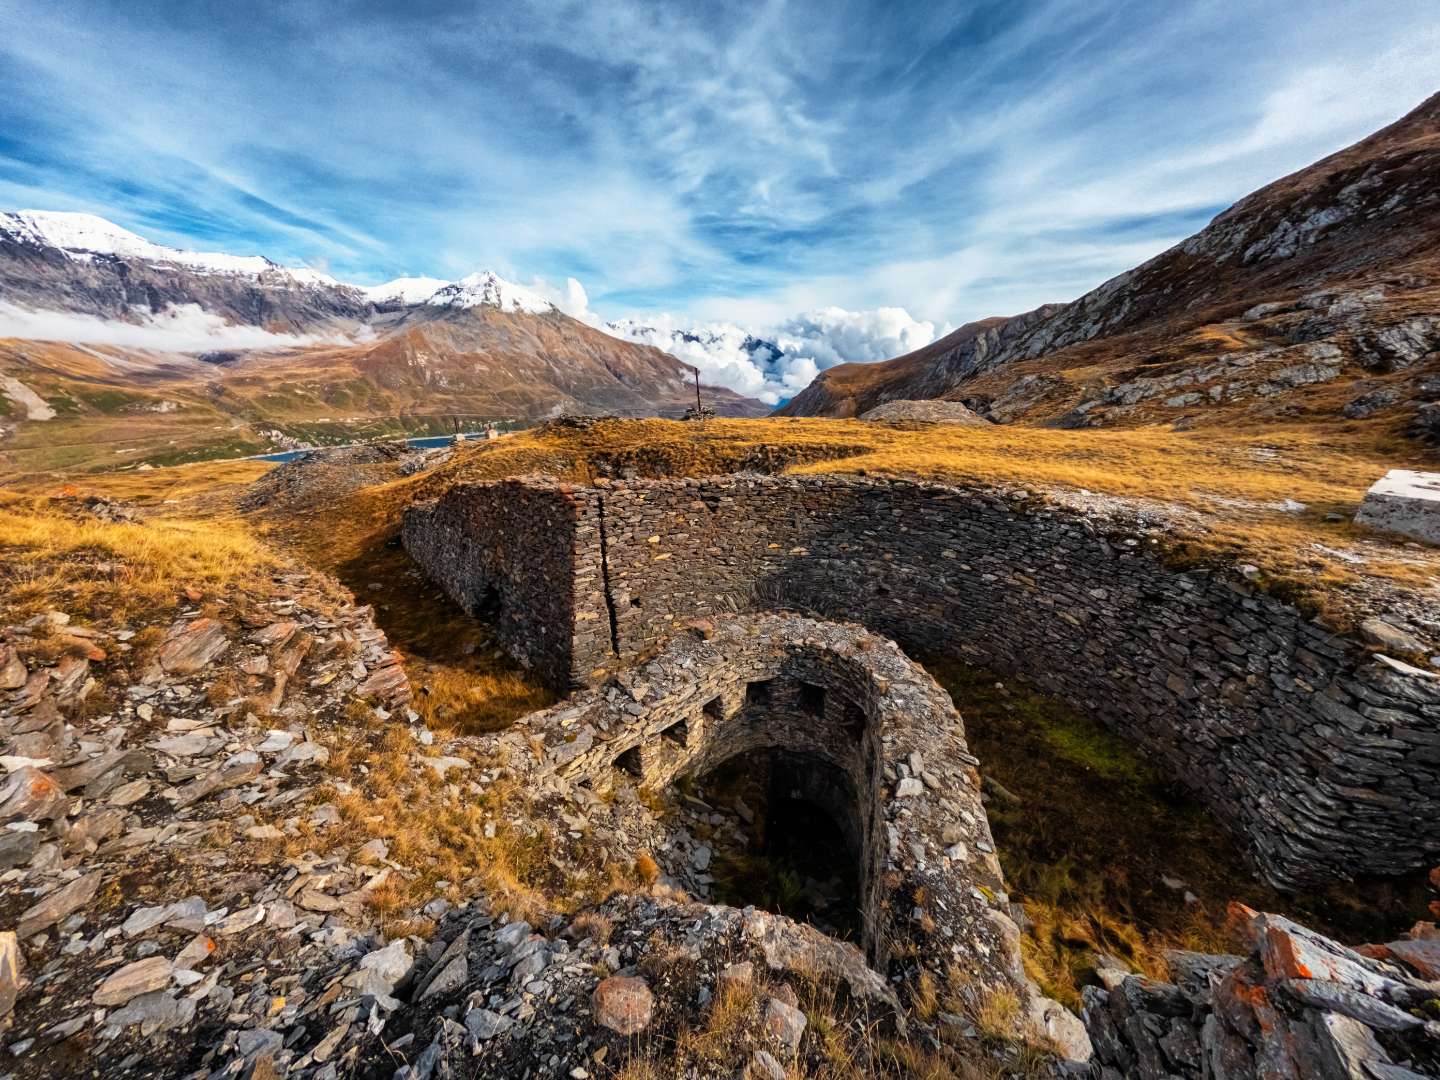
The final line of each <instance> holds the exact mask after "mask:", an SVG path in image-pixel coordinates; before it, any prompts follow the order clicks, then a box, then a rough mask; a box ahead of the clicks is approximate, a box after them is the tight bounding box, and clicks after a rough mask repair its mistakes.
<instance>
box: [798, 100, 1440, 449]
mask: <svg viewBox="0 0 1440 1080" xmlns="http://www.w3.org/2000/svg"><path fill="white" fill-rule="evenodd" d="M1437 173H1440V95H1436V96H1435V97H1432V98H1430V99H1429V100H1427V101H1426V102H1424V103H1423V104H1422V105H1420V106H1419V108H1417V109H1416V110H1415V111H1414V112H1412V113H1410V114H1409V115H1408V116H1406V117H1404V118H1403V119H1401V120H1400V121H1398V122H1396V123H1395V124H1392V125H1390V126H1389V127H1387V128H1385V129H1383V130H1381V131H1379V132H1377V133H1375V134H1374V135H1372V136H1370V137H1368V138H1366V139H1364V140H1362V141H1361V142H1359V143H1357V144H1355V145H1354V146H1352V147H1350V148H1348V149H1346V150H1343V151H1341V152H1339V153H1337V154H1333V155H1331V156H1330V157H1327V158H1325V159H1323V160H1322V161H1319V162H1317V163H1316V164H1314V165H1312V166H1310V167H1309V168H1306V169H1303V170H1301V171H1300V172H1297V173H1295V174H1293V175H1291V176H1287V177H1285V178H1283V179H1281V180H1278V181H1276V182H1275V183H1273V184H1270V185H1269V186H1267V187H1265V188H1262V189H1261V190H1259V191H1257V192H1255V193H1254V194H1252V195H1249V196H1247V197H1246V198H1244V199H1242V200H1241V201H1240V202H1238V203H1236V204H1235V205H1234V206H1233V207H1231V208H1230V209H1228V210H1226V211H1225V212H1224V213H1222V214H1220V215H1219V216H1218V217H1217V218H1215V220H1214V221H1213V222H1211V223H1210V225H1209V226H1207V227H1206V228H1205V229H1203V230H1202V231H1201V232H1199V233H1197V234H1196V235H1194V236H1192V237H1190V238H1189V239H1188V240H1185V241H1184V242H1182V243H1180V244H1178V245H1176V246H1175V247H1173V248H1171V249H1170V250H1168V251H1166V252H1164V253H1162V254H1160V255H1158V256H1156V257H1155V258H1153V259H1151V260H1150V261H1149V262H1147V263H1144V264H1143V265H1141V266H1139V267H1136V268H1135V269H1133V270H1130V271H1127V272H1126V273H1124V274H1121V275H1120V276H1119V277H1116V278H1113V279H1111V280H1110V281H1107V282H1105V283H1104V284H1103V285H1101V286H1100V287H1099V288H1097V289H1094V290H1093V291H1091V292H1089V293H1087V294H1086V295H1084V296H1082V297H1080V298H1079V299H1078V300H1075V301H1073V302H1072V303H1068V304H1047V305H1045V306H1043V307H1039V308H1036V309H1035V310H1034V311H1030V312H1026V313H1025V314H1023V315H1017V316H1015V317H1013V318H990V319H984V320H980V321H978V322H972V323H969V324H967V325H965V326H962V327H961V328H960V329H958V330H956V331H955V332H954V333H952V334H950V335H948V336H947V337H945V338H942V339H941V340H939V341H937V342H934V343H933V344H931V345H929V346H927V347H925V348H924V349H920V350H917V351H916V352H913V353H910V354H908V355H906V356H902V357H898V358H896V359H894V360H889V361H885V362H884V363H880V364H869V365H858V364H846V365H841V366H839V367H835V368H831V369H829V370H827V371H825V372H823V373H822V374H821V375H820V376H819V378H817V379H816V380H815V381H814V382H813V383H812V384H811V385H810V386H809V387H807V388H806V389H805V390H804V391H803V392H802V393H801V394H799V395H798V396H797V397H795V398H794V399H793V400H792V401H791V402H790V403H789V404H788V405H787V406H785V407H784V408H783V409H782V410H780V411H781V412H782V413H783V414H786V415H792V416H855V415H858V414H860V413H862V412H865V411H867V410H868V409H871V408H874V407H875V406H876V405H879V404H881V403H883V402H885V401H889V400H893V399H916V398H941V397H943V398H951V399H956V400H960V399H963V400H965V401H967V402H969V403H971V404H972V405H973V406H979V407H980V408H981V409H982V411H986V412H987V414H988V415H989V416H990V417H991V418H992V419H994V420H997V421H1001V422H1009V421H1012V420H1020V419H1023V420H1026V421H1031V422H1047V423H1055V424H1059V425H1061V426H1094V425H1099V424H1115V423H1138V422H1153V421H1155V420H1178V419H1180V418H1182V417H1184V418H1186V420H1187V422H1189V423H1204V422H1206V421H1207V419H1215V420H1221V419H1223V420H1225V421H1226V422H1229V421H1231V420H1233V419H1234V418H1235V417H1236V415H1237V414H1241V415H1244V416H1247V417H1254V418H1260V419H1265V418H1270V417H1274V416H1277V415H1289V416H1307V415H1314V416H1322V415H1323V416H1330V417H1335V416H1339V415H1344V416H1346V417H1350V418H1360V417H1365V416H1369V415H1372V414H1375V413H1382V412H1383V413H1385V414H1386V415H1388V416H1391V417H1393V418H1395V419H1397V420H1402V421H1404V422H1407V423H1409V424H1411V425H1412V428H1413V429H1414V430H1416V433H1418V434H1428V435H1436V434H1440V409H1437V408H1436V407H1434V404H1433V403H1434V402H1435V400H1436V398H1440V386H1437V385H1436V384H1435V379H1434V376H1435V374H1436V371H1437V369H1440V257H1437V255H1436V250H1437V248H1436V241H1437V238H1440V187H1437V185H1436V184H1435V176H1436V175H1437Z"/></svg>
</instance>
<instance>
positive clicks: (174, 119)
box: [0, 0, 1440, 363]
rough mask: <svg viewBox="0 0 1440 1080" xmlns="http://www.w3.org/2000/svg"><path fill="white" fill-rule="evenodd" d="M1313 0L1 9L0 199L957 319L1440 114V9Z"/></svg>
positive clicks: (96, 0)
mask: <svg viewBox="0 0 1440 1080" xmlns="http://www.w3.org/2000/svg"><path fill="white" fill-rule="evenodd" d="M1305 7H1306V10H1305V17H1304V19H1299V18H1296V16H1295V10H1294V6H1293V5H1292V4H1288V3H1283V2H1281V0H1256V2H1254V3H1250V4H1245V5H1237V4H1232V3H1225V2H1222V0H1191V2H1188V3H1184V4H1171V5H1158V4H1154V3H1150V2H1143V0H1121V2H1119V3H1113V4H1104V5H1097V4H1092V3H1086V2H1082V0H1019V2H1016V0H973V2H970V3H966V4H963V5H920V4H890V3H881V2H879V0H872V2H868V3H867V2H861V0H856V2H853V3H841V4H833V3H820V2H818V0H808V2H798V0H797V2H789V3H787V2H782V0H767V2H764V3H761V4H758V5H734V6H731V5H723V4H680V3H669V4H655V3H649V2H642V0H592V2H588V3H581V2H554V3H532V4H515V3H494V2H486V3H479V2H475V3H467V2H463V0H462V2H451V3H444V4H429V3H417V4H409V5H403V6H402V5H394V4H386V3H380V2H378V0H347V2H343V3H338V4H337V3H333V2H330V0H291V2H290V3H287V4H284V5H253V4H246V3H238V4H237V3H224V4H221V3H203V2H189V3H181V2H179V0H169V2H164V0H162V2H161V3H159V4H151V5H143V6H142V5H134V4H129V3H121V2H119V0H73V2H70V3H66V4H58V5H57V4H54V3H45V2H42V0H0V68H3V69H4V70H5V71H6V73H7V78H6V82H7V88H6V92H5V93H4V94H0V206H9V207H20V206H33V207H40V208H47V209H75V210H88V211H91V212H95V213H100V214H103V215H105V216H107V217H111V218H113V219H115V220H117V221H118V222H119V223H121V224H123V225H125V226H127V227H130V228H132V229H135V230H136V231H138V232H141V233H142V234H144V235H147V236H151V237H153V238H154V239H157V240H160V241H165V242H169V243H173V244H176V245H180V246H189V247H202V248H220V249H223V250H230V251H237V252H263V253H265V254H268V255H270V256H271V257H273V258H276V259H278V260H281V261H285V262H304V263H307V264H309V265H313V266H319V267H324V268H326V269H327V270H329V271H330V272H332V273H335V274H337V275H338V276H341V277H343V278H349V279H353V280H361V281H379V280H383V279H385V278H388V277H393V276H396V275H398V274H400V273H404V272H410V273H425V274H430V275H435V276H439V277H446V278H454V277H458V276H461V275H463V274H465V273H467V272H469V271H471V270H474V269H476V268H477V267H480V266H486V267H490V268H492V269H494V270H496V271H498V272H500V273H502V274H504V275H506V276H508V277H510V278H512V279H515V280H521V281H524V280H528V279H530V278H532V277H534V276H536V275H539V276H542V277H544V278H545V279H547V280H550V281H556V282H559V281H565V280H566V279H567V278H570V277H574V278H576V279H578V280H579V281H583V282H585V285H586V287H587V288H588V290H589V296H588V298H587V302H588V304H589V305H590V306H592V307H593V308H594V309H596V310H598V311H600V312H603V313H604V314H605V315H606V316H607V317H614V316H617V315H620V314H623V313H626V312H628V311H632V310H652V311H654V310H660V311H668V312H671V313H675V314H677V315H678V314H680V313H684V314H686V315H689V316H693V317H699V318H708V319H726V320H729V321H733V322H747V321H748V322H751V323H764V324H767V325H768V326H770V327H771V328H774V327H776V326H778V325H780V324H782V323H783V322H784V321H785V320H786V319H788V318H790V317H792V316H793V313H794V312H796V311H815V310H818V309H821V308H824V307H827V306H838V307H840V308H842V309H844V310H846V311H848V312H852V313H854V312H874V311H877V310H879V309H881V308H890V307H895V308H901V307H903V308H904V309H906V311H907V313H908V314H907V315H906V318H910V319H912V321H914V322H916V323H921V322H929V323H932V324H934V325H935V326H937V327H938V326H940V325H941V324H944V323H946V322H949V323H952V324H958V323H961V322H964V321H968V320H970V319H973V318H978V317H982V316H985V315H990V314H1003V313H1007V312H1013V311H1017V310H1022V309H1024V308H1027V307H1031V306H1034V305H1035V304H1037V303H1040V302H1043V301H1048V300H1065V299H1069V298H1071V297H1073V296H1075V295H1077V294H1078V293H1080V292H1083V291H1084V290H1085V289H1087V288H1089V287H1092V286H1094V285H1096V284H1098V283H1099V282H1100V281H1102V280H1104V279H1105V278H1106V277H1108V276H1110V275H1112V274H1114V273H1116V272H1119V271H1120V270H1123V269H1125V268H1127V267H1128V266H1130V265H1133V264H1134V263H1135V262H1138V261H1140V260H1142V259H1143V258H1145V257H1147V256H1149V255H1153V254H1155V253H1156V252H1158V251H1159V250H1161V249H1163V248H1164V247H1166V246H1168V245H1169V244H1171V243H1173V242H1175V241H1176V240H1178V239H1180V238H1181V237H1183V236H1185V235H1186V234H1188V233H1189V232H1192V231H1194V229H1195V228H1197V227H1198V226H1200V225H1202V224H1203V223H1204V221H1205V220H1206V219H1208V217H1210V216H1211V215H1213V214H1214V213H1215V212H1216V211H1218V210H1219V209H1221V208H1223V207H1224V206H1225V205H1227V204H1228V203H1230V202H1232V201H1234V200H1235V199H1236V198H1238V197H1239V196H1241V195H1243V194H1245V193H1246V192H1248V191H1249V190H1252V189H1253V188H1254V187H1256V186H1258V185H1260V184H1262V183H1264V182H1265V181H1267V180H1270V179H1273V178H1275V177H1277V176H1280V175H1282V174H1284V173H1286V172H1289V171H1292V170H1293V169H1295V168H1298V167H1301V166H1303V165H1305V164H1307V163H1308V162H1310V161H1312V160H1314V159H1315V158H1316V157H1318V156H1320V155H1322V154H1324V153H1327V152H1330V151H1333V150H1335V149H1338V148H1340V147H1341V146H1343V145H1345V144H1346V143H1348V142H1350V141H1353V140H1354V139H1355V138H1358V137H1359V136H1361V135H1363V134H1365V133H1366V132H1367V131H1369V130H1372V129H1373V128H1375V127H1377V126H1379V125H1380V124H1382V123H1385V122H1387V121H1389V120H1391V119H1394V118H1396V117H1398V116H1399V115H1400V114H1402V113H1403V112H1404V111H1406V110H1407V109H1408V108H1410V107H1413V106H1414V105H1415V104H1417V103H1418V102H1419V101H1420V100H1421V99H1422V98H1423V97H1424V96H1426V95H1427V94H1429V93H1431V92H1434V91H1435V90H1436V89H1440V77H1437V75H1436V74H1435V68H1434V63H1433V57H1434V56H1435V55H1437V54H1440V9H1437V8H1436V6H1435V5H1434V4H1433V3H1432V2H1429V0H1394V2H1390V3H1386V4H1383V5H1376V4H1374V3H1371V2H1368V0H1315V2H1314V3H1311V4H1307V5H1306V6H1305ZM117 57H124V58H125V63H123V64H120V63H116V62H115V60H116V58H117ZM818 362H820V361H819V359H818V358H817V363H818Z"/></svg>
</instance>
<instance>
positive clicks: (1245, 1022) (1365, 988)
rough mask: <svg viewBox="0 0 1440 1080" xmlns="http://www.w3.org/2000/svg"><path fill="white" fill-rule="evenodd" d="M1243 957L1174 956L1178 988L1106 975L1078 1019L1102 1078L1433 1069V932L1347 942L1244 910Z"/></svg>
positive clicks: (1437, 952) (1436, 976)
mask: <svg viewBox="0 0 1440 1080" xmlns="http://www.w3.org/2000/svg"><path fill="white" fill-rule="evenodd" d="M1235 913H1236V914H1237V916H1238V917H1240V918H1242V919H1243V920H1244V922H1245V924H1246V927H1247V929H1248V935H1249V938H1250V941H1251V944H1252V951H1251V952H1250V954H1249V955H1248V956H1244V957H1241V956H1208V955H1201V954H1198V953H1186V952H1174V953H1171V954H1169V956H1168V960H1169V963H1170V973H1171V977H1172V978H1173V979H1174V980H1175V981H1174V983H1161V982H1156V981H1154V980H1151V979H1147V978H1144V977H1142V976H1139V975H1129V974H1125V973H1123V972H1118V971H1108V972H1102V973H1101V977H1102V979H1103V981H1104V982H1105V984H1106V985H1105V988H1104V989H1101V988H1098V987H1086V989H1085V992H1084V993H1085V1023H1086V1026H1087V1028H1088V1029H1089V1032H1090V1038H1091V1041H1092V1043H1093V1045H1094V1050H1095V1056H1094V1064H1095V1066H1096V1068H1097V1075H1098V1076H1099V1077H1100V1080H1121V1078H1124V1080H1202V1078H1204V1080H1269V1078H1277V1080H1278V1078H1294V1080H1416V1078H1419V1077H1436V1076H1440V981H1437V980H1440V934H1437V932H1436V931H1435V928H1434V926H1433V924H1421V926H1420V927H1418V928H1417V931H1418V935H1419V936H1416V937H1412V938H1410V939H1406V940H1403V941H1396V942H1392V943H1391V944H1389V945H1381V946H1362V947H1361V948H1360V949H1358V950H1356V949H1349V948H1346V947H1345V946H1343V945H1340V944H1338V943H1336V942H1334V941H1331V940H1330V939H1328V938H1326V937H1324V936H1323V935H1321V934H1318V933H1316V932H1314V931H1312V930H1307V929H1306V928H1305V927H1303V926H1300V925H1298V924H1296V923H1294V922H1291V921H1290V920H1289V919H1285V918H1283V917H1281V916H1278V915H1262V914H1257V913H1256V912H1254V911H1251V910H1249V909H1248V908H1243V907H1241V906H1240V905H1236V906H1235Z"/></svg>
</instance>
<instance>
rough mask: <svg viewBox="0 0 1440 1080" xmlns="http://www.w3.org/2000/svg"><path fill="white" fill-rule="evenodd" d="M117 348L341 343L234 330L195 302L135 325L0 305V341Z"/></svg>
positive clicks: (327, 337)
mask: <svg viewBox="0 0 1440 1080" xmlns="http://www.w3.org/2000/svg"><path fill="white" fill-rule="evenodd" d="M7 337H9V338H25V339H28V340H31V341H69V342H74V343H76V344H80V345H118V346H123V347H126V348H131V349H157V350H160V351H163V352H208V351H210V350H213V349H279V348H293V347H295V346H298V345H346V344H353V343H354V339H351V338H347V337H343V336H337V335H334V334H275V333H271V332H270V331H269V330H265V329H263V328H261V327H259V326H235V325H232V324H230V323H227V322H226V321H225V320H224V319H223V318H222V317H221V316H219V315H216V314H213V313H212V312H208V311H205V310H203V309H202V308H201V307H200V305H199V304H180V305H176V306H173V307H169V308H166V309H165V310H164V311H161V312H159V313H157V314H153V315H147V316H145V318H144V320H143V321H141V322H136V323H129V322H120V321H119V320H116V319H102V318H99V317H98V316H95V315H82V314H78V313H75V312H68V311H30V310H27V309H25V308H22V307H17V306H16V305H14V304H7V303H0V338H7Z"/></svg>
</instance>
